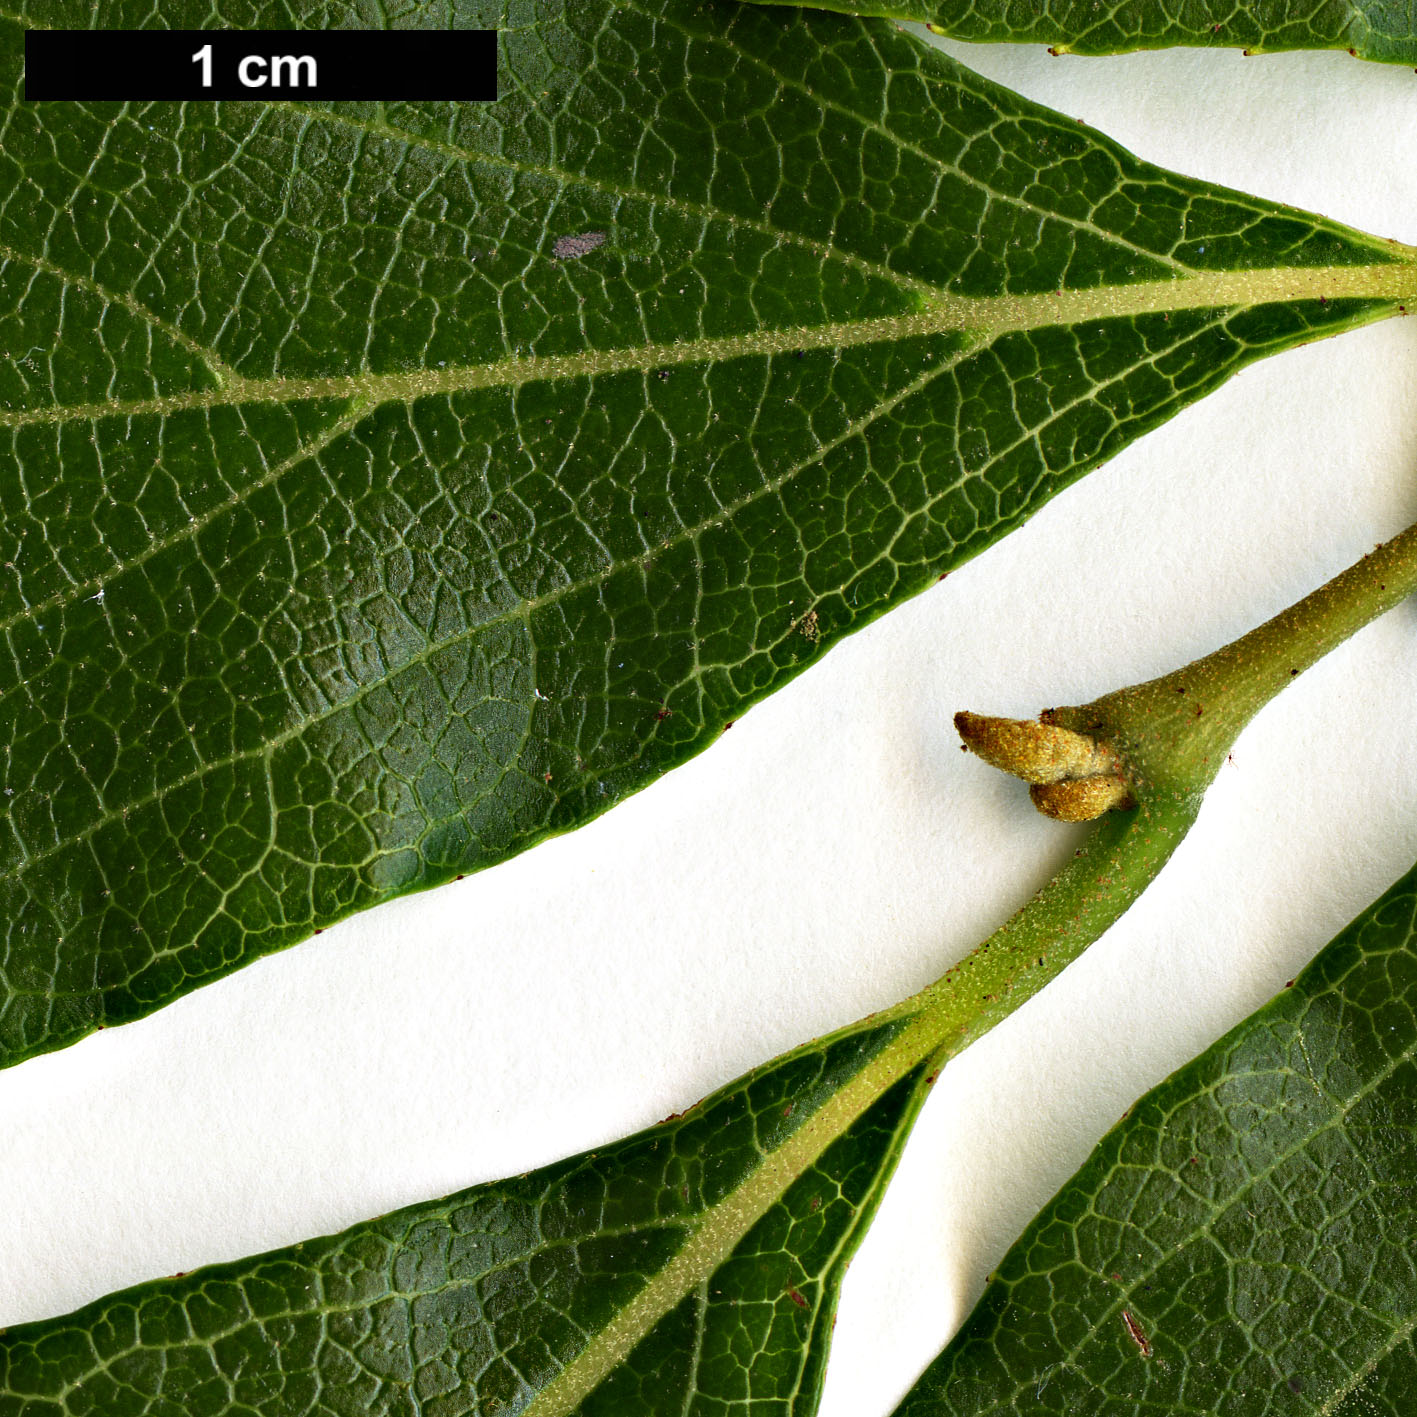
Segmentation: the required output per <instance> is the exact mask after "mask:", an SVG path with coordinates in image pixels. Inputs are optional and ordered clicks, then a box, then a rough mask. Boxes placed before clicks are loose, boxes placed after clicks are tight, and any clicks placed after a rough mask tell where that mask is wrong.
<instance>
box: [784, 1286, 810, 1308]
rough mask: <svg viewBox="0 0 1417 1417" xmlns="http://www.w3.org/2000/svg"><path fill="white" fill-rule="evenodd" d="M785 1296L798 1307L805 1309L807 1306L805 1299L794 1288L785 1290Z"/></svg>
mask: <svg viewBox="0 0 1417 1417" xmlns="http://www.w3.org/2000/svg"><path fill="white" fill-rule="evenodd" d="M787 1297H788V1298H789V1299H791V1300H792V1302H793V1303H794V1304H796V1305H797V1307H798V1308H799V1309H805V1308H806V1307H807V1301H806V1300H805V1299H804V1298H803V1297H802V1296H801V1295H800V1294H799V1293H798V1292H797V1291H796V1290H795V1289H789V1290H788V1291H787Z"/></svg>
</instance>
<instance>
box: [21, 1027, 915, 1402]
mask: <svg viewBox="0 0 1417 1417" xmlns="http://www.w3.org/2000/svg"><path fill="white" fill-rule="evenodd" d="M900 1031H901V1030H900V1026H899V1025H898V1024H886V1025H869V1024H867V1025H861V1026H857V1027H855V1028H853V1029H848V1030H844V1031H842V1033H840V1034H837V1035H834V1036H833V1038H831V1039H824V1040H821V1041H820V1042H819V1043H817V1044H812V1045H809V1046H808V1047H805V1048H802V1049H798V1050H796V1051H795V1052H794V1053H792V1054H789V1055H787V1056H786V1057H784V1058H782V1059H778V1060H776V1061H775V1062H773V1063H770V1064H768V1065H766V1066H764V1067H762V1068H759V1069H757V1070H755V1072H754V1073H752V1074H750V1075H748V1076H747V1077H746V1078H744V1079H740V1080H739V1081H738V1082H737V1083H735V1084H732V1085H730V1086H729V1087H727V1088H725V1089H723V1090H722V1091H720V1092H719V1093H717V1094H715V1095H714V1097H712V1098H709V1099H706V1100H705V1102H704V1103H702V1104H699V1105H697V1106H696V1107H694V1108H691V1109H690V1110H689V1112H688V1113H686V1114H684V1115H683V1116H682V1117H676V1118H671V1119H668V1120H667V1121H665V1122H664V1123H661V1124H660V1125H659V1126H658V1127H654V1128H651V1129H649V1130H648V1131H647V1132H644V1133H641V1134H640V1135H639V1136H637V1137H632V1138H630V1139H628V1140H626V1141H623V1142H619V1143H615V1144H613V1145H611V1146H609V1147H605V1148H598V1149H597V1150H596V1151H594V1152H590V1153H587V1154H585V1155H582V1156H579V1157H573V1158H570V1159H569V1160H567V1161H564V1162H560V1163H557V1164H555V1165H553V1166H550V1167H546V1168H543V1169H542V1170H540V1171H537V1172H533V1173H530V1174H529V1175H527V1176H523V1177H520V1178H516V1179H514V1180H511V1181H507V1182H497V1183H492V1184H490V1185H484V1186H479V1187H475V1188H473V1189H472V1190H470V1191H466V1192H462V1193H459V1194H458V1195H455V1196H452V1197H449V1198H447V1199H445V1200H444V1201H440V1202H433V1203H429V1204H424V1205H418V1206H413V1207H410V1208H408V1209H406V1210H404V1211H400V1212H396V1213H395V1214H393V1215H391V1216H387V1217H384V1218H382V1219H381V1220H377V1221H373V1222H369V1223H367V1224H364V1225H359V1226H355V1227H353V1228H352V1229H351V1230H349V1231H346V1232H344V1233H343V1234H342V1235H338V1236H333V1237H329V1238H328V1239H325V1240H318V1241H312V1242H309V1243H308V1244H302V1245H296V1246H294V1247H291V1248H290V1249H287V1250H283V1251H276V1252H273V1253H271V1254H269V1255H264V1256H258V1257H256V1258H255V1259H253V1260H245V1261H238V1262H236V1263H233V1264H225V1265H217V1266H212V1267H210V1268H208V1269H205V1270H201V1271H197V1272H195V1273H193V1274H191V1275H185V1276H180V1277H177V1278H175V1279H170V1280H162V1281H158V1282H156V1283H152V1284H147V1285H142V1286H139V1287H137V1288H136V1289H132V1290H127V1291H124V1292H123V1293H121V1294H117V1295H113V1296H110V1297H109V1298H108V1299H105V1300H100V1301H99V1302H98V1303H96V1304H92V1305H89V1306H88V1307H86V1308H85V1309H83V1310H80V1311H79V1312H78V1313H76V1314H74V1315H72V1316H70V1317H69V1318H68V1319H58V1320H50V1321H46V1322H42V1323H38V1324H27V1325H23V1326H20V1327H16V1328H13V1329H11V1330H9V1331H7V1332H5V1333H3V1334H0V1413H3V1414H5V1417H12V1414H14V1415H15V1417H18V1414H20V1413H23V1414H25V1417H36V1414H39V1413H43V1414H45V1417H57V1414H59V1413H75V1414H77V1413H79V1412H95V1411H103V1412H109V1413H113V1414H122V1413H128V1412H131V1413H143V1414H146V1417H167V1414H176V1413H179V1412H180V1413H182V1414H184V1417H201V1414H204V1413H207V1412H212V1413H215V1412H227V1411H233V1410H236V1411H245V1412H259V1413H261V1414H262V1417H280V1414H286V1413H296V1412H301V1413H304V1412H309V1411H311V1410H312V1404H313V1410H316V1411H331V1412H334V1411H339V1412H353V1411H370V1412H373V1411H377V1412H380V1413H389V1414H394V1413H409V1414H413V1413H417V1414H420V1417H452V1414H454V1413H474V1412H475V1413H479V1414H481V1413H488V1414H491V1413H494V1412H508V1411H517V1412H525V1413H527V1414H528V1417H549V1414H551V1413H559V1412H570V1411H573V1410H574V1411H577V1412H583V1413H586V1414H590V1413H595V1412H607V1413H608V1412H620V1413H637V1412H644V1413H647V1414H648V1413H662V1412H663V1411H665V1410H668V1409H667V1408H666V1406H665V1404H666V1403H667V1402H668V1403H671V1404H672V1405H673V1406H674V1408H675V1410H678V1408H679V1407H680V1406H682V1408H683V1410H684V1411H686V1412H688V1411H692V1410H705V1411H706V1410H711V1409H712V1408H713V1406H714V1404H715V1403H725V1402H726V1403H739V1402H743V1401H745V1400H747V1399H748V1398H750V1397H751V1399H752V1401H754V1402H762V1403H768V1404H772V1405H774V1406H775V1407H776V1408H777V1410H782V1411H790V1412H794V1413H800V1414H802V1417H806V1414H807V1413H810V1412H811V1411H814V1410H815V1403H816V1394H817V1392H818V1391H819V1388H820V1383H821V1375H822V1367H823V1364H824V1361H825V1355H826V1348H827V1344H828V1341H829V1337H830V1328H831V1317H832V1314H833V1312H834V1308H835V1299H836V1292H837V1288H838V1285H839V1283H840V1278H841V1273H842V1271H843V1269H844V1267H845V1263H846V1261H847V1259H848V1258H849V1256H850V1253H851V1252H852V1250H853V1249H854V1247H855V1244H856V1242H857V1240H858V1239H859V1237H860V1233H861V1231H862V1229H863V1228H864V1225H865V1224H866V1223H867V1221H868V1220H869V1217H870V1215H871V1213H872V1212H873V1210H874V1207H875V1204H876V1201H877V1199H878V1198H879V1195H880V1192H881V1189H882V1188H883V1186H884V1183H885V1180H886V1178H887V1177H888V1175H889V1172H890V1170H891V1169H892V1167H893V1165H894V1162H895V1159H896V1156H897V1154H898V1151H899V1147H900V1145H901V1143H902V1142H903V1139H904V1135H905V1133H906V1132H907V1131H908V1129H909V1125H910V1123H911V1121H912V1120H913V1118H914V1115H915V1112H916V1111H917V1110H918V1108H919V1106H920V1104H921V1102H922V1100H923V1097H924V1095H925V1092H926V1091H927V1090H928V1082H927V1080H926V1076H925V1067H924V1065H916V1066H915V1067H913V1068H908V1069H906V1070H905V1071H904V1074H903V1075H901V1074H899V1073H897V1074H896V1075H895V1076H894V1077H893V1078H892V1079H891V1080H890V1081H888V1082H887V1083H885V1084H884V1085H883V1086H878V1087H876V1088H875V1091H874V1096H873V1097H869V1098H866V1099H865V1100H864V1101H863V1103H862V1105H861V1106H860V1107H858V1108H857V1110H856V1113H855V1115H854V1116H841V1117H838V1118H836V1119H835V1120H834V1121H832V1122H831V1123H830V1124H829V1128H828V1129H829V1131H830V1135H829V1136H828V1137H826V1138H825V1139H824V1142H823V1144H820V1145H817V1146H816V1147H815V1150H816V1152H817V1157H816V1159H815V1160H814V1161H810V1162H809V1163H808V1164H807V1165H806V1166H804V1167H803V1168H802V1170H801V1171H800V1172H797V1171H795V1170H794V1171H793V1174H791V1175H789V1176H785V1177H783V1176H779V1177H776V1178H773V1177H771V1176H770V1177H769V1178H768V1181H769V1189H770V1192H771V1194H770V1196H769V1198H768V1199H767V1201H766V1203H762V1202H754V1203H753V1204H752V1205H750V1206H749V1207H748V1209H747V1210H746V1211H744V1212H743V1213H742V1214H739V1215H737V1216H735V1217H734V1218H733V1227H734V1228H736V1233H735V1234H729V1235H727V1236H726V1237H725V1236H723V1235H720V1236H718V1237H717V1238H716V1239H715V1238H714V1237H713V1236H712V1235H710V1236H709V1237H708V1243H707V1244H700V1245H699V1246H698V1248H699V1250H700V1251H701V1253H700V1256H699V1260H698V1265H699V1268H698V1270H697V1271H696V1272H695V1273H694V1274H691V1275H689V1276H687V1277H683V1276H681V1278H680V1281H679V1283H678V1289H679V1291H680V1292H679V1294H678V1296H677V1297H676V1296H675V1295H666V1294H665V1293H659V1294H658V1295H657V1296H656V1297H655V1299H654V1310H655V1311H654V1313H653V1314H652V1315H651V1316H649V1318H648V1319H647V1320H646V1321H645V1322H643V1323H641V1325H640V1332H638V1333H637V1334H636V1335H635V1336H634V1337H633V1338H630V1339H628V1340H627V1339H626V1337H625V1335H626V1332H627V1330H626V1326H625V1318H624V1315H625V1313H626V1311H628V1310H630V1309H632V1308H633V1307H634V1306H635V1304H636V1302H641V1303H643V1301H644V1298H645V1295H647V1294H650V1293H651V1292H652V1291H653V1290H654V1289H655V1285H656V1282H659V1283H660V1288H661V1289H662V1288H663V1283H662V1281H663V1279H664V1276H665V1275H666V1274H667V1273H669V1272H671V1271H673V1269H674V1267H675V1264H676V1262H680V1261H681V1260H682V1257H683V1256H684V1255H685V1254H686V1253H687V1252H688V1251H690V1250H692V1249H693V1248H694V1247H695V1245H696V1242H697V1241H699V1240H700V1239H701V1238H702V1237H704V1236H705V1235H706V1234H707V1232H709V1231H712V1230H714V1229H722V1225H723V1218H724V1217H725V1216H726V1215H728V1214H729V1213H730V1212H732V1211H733V1210H734V1209H735V1205H736V1203H737V1201H738V1200H739V1199H741V1196H742V1193H743V1192H744V1191H745V1189H751V1188H753V1187H754V1186H755V1185H761V1184H762V1177H763V1173H764V1172H765V1171H771V1169H772V1162H773V1160H774V1158H775V1157H776V1156H778V1155H779V1154H782V1153H784V1152H786V1151H790V1150H791V1149H792V1138H793V1136H794V1135H796V1136H798V1137H799V1145H800V1136H801V1133H802V1132H803V1130H804V1129H807V1130H810V1128H811V1127H812V1126H814V1125H818V1124H820V1123H821V1121H822V1118H823V1116H824V1115H825V1113H826V1111H827V1110H830V1108H831V1107H832V1105H833V1104H834V1102H835V1100H836V1099H837V1098H838V1097H839V1096H840V1095H841V1094H842V1092H843V1090H847V1091H849V1090H851V1088H852V1086H853V1084H854V1083H855V1082H856V1080H857V1079H859V1078H860V1077H861V1076H862V1073H863V1071H864V1070H865V1069H867V1068H868V1067H869V1066H870V1065H871V1063H872V1061H873V1060H876V1061H878V1060H879V1059H880V1057H881V1054H882V1051H883V1050H884V1049H885V1048H887V1047H888V1045H889V1044H890V1042H891V1041H892V1040H893V1039H894V1038H896V1037H898V1035H899V1033H900ZM716 1217H717V1218H716ZM715 1245H716V1246H717V1251H715V1248H714V1247H715ZM705 1255H709V1256H710V1257H709V1258H705V1257H704V1256H705ZM715 1256H716V1257H715ZM681 1267H682V1265H681ZM621 1344H624V1345H625V1346H624V1347H621V1346H620V1345H621ZM600 1348H605V1349H607V1350H609V1351H608V1352H599V1351H597V1350H598V1349H600ZM626 1349H628V1351H626ZM749 1355H754V1356H752V1357H751V1358H750V1357H749ZM607 1358H608V1359H609V1361H608V1362H607V1361H606V1360H607ZM558 1378H559V1379H560V1383H559V1385H558V1383H557V1379H558Z"/></svg>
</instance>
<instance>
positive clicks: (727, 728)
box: [723, 718, 738, 733]
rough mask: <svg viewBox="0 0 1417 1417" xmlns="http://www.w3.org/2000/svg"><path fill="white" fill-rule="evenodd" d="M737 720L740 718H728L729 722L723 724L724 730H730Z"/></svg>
mask: <svg viewBox="0 0 1417 1417" xmlns="http://www.w3.org/2000/svg"><path fill="white" fill-rule="evenodd" d="M737 722H738V720H737V719H736V718H730V719H729V720H728V722H727V723H725V724H724V725H723V731H724V732H725V733H727V732H728V730H729V729H730V728H732V727H733V725H734V724H735V723H737Z"/></svg>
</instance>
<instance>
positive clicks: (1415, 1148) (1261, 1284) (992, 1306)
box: [897, 871, 1417, 1417]
mask: <svg viewBox="0 0 1417 1417" xmlns="http://www.w3.org/2000/svg"><path fill="white" fill-rule="evenodd" d="M1414 1055H1417V871H1413V872H1412V873H1411V874H1409V875H1408V876H1406V877H1405V878H1404V879H1403V880H1402V881H1400V882H1398V884H1397V885H1396V886H1394V887H1393V888H1392V890H1391V891H1389V892H1388V894H1387V895H1385V896H1384V897H1383V898H1382V899H1381V900H1379V901H1378V902H1376V903H1375V904H1374V905H1373V906H1371V907H1370V908H1369V909H1368V910H1367V911H1365V912H1364V913H1363V914H1362V915H1361V916H1359V918H1358V919H1357V920H1355V921H1354V922H1353V924H1352V925H1350V926H1349V927H1348V928H1347V929H1345V930H1344V931H1343V932H1342V933H1341V934H1340V935H1339V936H1338V937H1337V938H1336V939H1335V940H1334V941H1333V942H1332V943H1331V944H1330V945H1329V946H1328V947H1327V948H1326V949H1325V950H1324V951H1323V952H1322V953H1321V954H1320V955H1319V957H1318V958H1317V959H1316V960H1315V961H1314V963H1313V964H1312V965H1310V966H1309V968H1308V969H1306V970H1305V971H1304V973H1303V974H1302V975H1301V976H1300V977H1299V978H1298V979H1297V980H1296V981H1295V982H1294V984H1293V986H1292V987H1290V988H1288V989H1286V990H1285V991H1284V992H1283V993H1281V994H1280V995H1279V996H1278V997H1277V998H1276V999H1274V1000H1273V1001H1272V1002H1271V1003H1269V1004H1268V1005H1266V1006H1265V1007H1264V1008H1263V1009H1261V1010H1260V1011H1259V1012H1258V1013H1256V1014H1254V1015H1252V1016H1251V1017H1250V1018H1248V1019H1247V1020H1245V1022H1243V1023H1242V1024H1240V1025H1239V1027H1237V1028H1236V1029H1234V1030H1233V1031H1232V1032H1231V1033H1229V1034H1228V1035H1227V1036H1226V1037H1224V1038H1222V1039H1221V1040H1220V1041H1219V1042H1218V1043H1216V1044H1215V1045H1214V1046H1213V1047H1212V1048H1210V1049H1208V1050H1207V1051H1206V1052H1205V1053H1203V1054H1202V1055H1201V1056H1200V1057H1199V1058H1197V1059H1196V1060H1195V1061H1193V1062H1191V1063H1189V1064H1187V1065H1186V1066H1185V1067H1184V1068H1182V1069H1180V1070H1179V1071H1178V1072H1176V1073H1175V1074H1173V1075H1172V1076H1171V1077H1170V1078H1168V1079H1167V1081H1166V1082H1164V1083H1163V1084H1162V1085H1161V1086H1160V1087H1158V1088H1156V1089H1155V1090H1154V1091H1152V1092H1150V1093H1148V1094H1147V1096H1146V1097H1144V1098H1143V1099H1142V1100H1141V1101H1140V1102H1139V1103H1138V1104H1137V1105H1136V1106H1135V1107H1134V1108H1133V1109H1132V1111H1131V1112H1130V1114H1129V1115H1128V1117H1127V1118H1126V1119H1125V1120H1124V1121H1123V1122H1122V1123H1120V1124H1119V1125H1118V1126H1117V1127H1116V1128H1114V1129H1113V1131H1112V1132H1111V1133H1110V1134H1109V1135H1108V1136H1107V1137H1106V1138H1104V1140H1103V1141H1102V1143H1101V1145H1100V1146H1099V1148H1098V1150H1097V1152H1096V1153H1095V1154H1094V1155H1093V1157H1092V1158H1091V1159H1090V1160H1089V1161H1088V1163H1087V1164H1086V1165H1085V1166H1084V1167H1083V1169H1082V1170H1081V1171H1079V1172H1078V1174H1077V1175H1076V1176H1075V1177H1074V1178H1073V1179H1072V1180H1071V1181H1070V1182H1069V1183H1068V1184H1067V1185H1066V1186H1065V1187H1064V1188H1063V1190H1062V1191H1061V1192H1059V1194H1058V1196H1057V1197H1056V1198H1055V1199H1054V1200H1053V1201H1052V1202H1051V1203H1050V1204H1049V1206H1048V1207H1047V1208H1046V1209H1045V1210H1044V1211H1043V1212H1042V1213H1041V1214H1040V1215H1039V1216H1038V1217H1037V1219H1035V1220H1034V1221H1033V1223H1032V1224H1031V1225H1030V1226H1029V1228H1028V1230H1027V1231H1026V1232H1025V1233H1024V1235H1023V1236H1022V1238H1021V1239H1020V1240H1019V1241H1018V1243H1017V1244H1016V1245H1015V1246H1014V1247H1013V1249H1011V1250H1010V1251H1009V1253H1008V1255H1007V1257H1006V1258H1005V1259H1004V1262H1003V1264H1002V1265H1001V1266H1000V1267H999V1270H998V1274H997V1277H996V1278H994V1279H993V1280H992V1281H991V1283H990V1285H989V1287H988V1288H987V1289H986V1290H985V1293H984V1296H983V1298H982V1299H981V1300H980V1302H979V1305H978V1307H977V1308H976V1309H975V1311H974V1313H973V1314H972V1315H971V1316H970V1318H969V1320H968V1321H967V1322H966V1324H965V1326H964V1328H963V1329H962V1330H961V1331H960V1333H959V1334H958V1335H957V1336H956V1337H955V1339H954V1340H953V1341H952V1342H951V1343H950V1345H949V1347H948V1348H947V1349H946V1350H945V1351H944V1353H943V1354H941V1356H940V1357H939V1358H938V1359H937V1360H936V1361H935V1362H934V1363H933V1364H932V1365H931V1367H930V1368H929V1369H928V1370H927V1371H926V1373H925V1375H924V1376H923V1377H922V1378H921V1379H920V1382H919V1383H918V1384H917V1385H916V1387H915V1388H914V1389H913V1390H912V1392H911V1393H910V1395H909V1396H908V1397H907V1398H906V1399H905V1401H904V1402H903V1403H902V1404H901V1406H900V1407H899V1408H898V1409H897V1414H898V1417H945V1414H949V1417H968V1414H973V1413H984V1412H988V1413H1028V1414H1044V1413H1063V1412H1066V1413H1103V1412H1106V1413H1117V1414H1121V1413H1140V1412H1158V1411H1160V1412H1206V1413H1216V1414H1224V1417H1238V1415H1239V1414H1245V1417H1261V1414H1268V1413H1276V1414H1278V1413H1286V1414H1287V1413H1295V1412H1323V1413H1332V1414H1350V1415H1351V1417H1357V1414H1360V1413H1361V1414H1389V1415H1390V1417H1398V1414H1402V1413H1406V1412H1409V1411H1410V1410H1411V1403H1412V1394H1413V1393H1414V1392H1417V1348H1414V1342H1413V1336H1414V1333H1417V1252H1414V1249H1413V1245H1412V1236H1413V1234H1414V1233H1417V1066H1414Z"/></svg>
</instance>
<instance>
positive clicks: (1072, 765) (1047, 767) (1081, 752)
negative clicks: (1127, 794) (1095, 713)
mask: <svg viewBox="0 0 1417 1417" xmlns="http://www.w3.org/2000/svg"><path fill="white" fill-rule="evenodd" d="M955 728H956V730H957V731H958V732H959V736H960V737H961V738H963V739H964V741H965V743H966V744H967V745H968V746H969V747H970V748H971V749H972V750H973V751H974V752H976V753H978V754H979V756H980V757H981V758H983V759H984V761H985V762H986V763H988V764H990V765H991V766H992V767H996V768H999V769H1001V770H1002V771H1003V772H1007V773H1012V774H1013V775H1014V776H1015V777H1021V778H1022V779H1023V780H1024V781H1025V782H1038V783H1048V782H1064V781H1067V780H1068V779H1069V778H1087V777H1094V776H1096V775H1097V774H1099V773H1108V774H1110V773H1115V772H1117V770H1118V766H1119V765H1118V762H1117V758H1116V755H1115V754H1113V753H1112V751H1111V750H1110V749H1108V748H1104V747H1103V746H1102V745H1101V744H1100V743H1095V742H1094V741H1093V740H1092V739H1091V738H1089V737H1087V735H1086V734H1083V733H1074V732H1073V731H1072V730H1071V729H1070V728H1058V727H1056V726H1054V725H1053V724H1048V723H1037V722H1035V721H1034V720H1032V719H1027V718H990V717H988V716H987V715H985V714H978V713H957V714H955Z"/></svg>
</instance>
